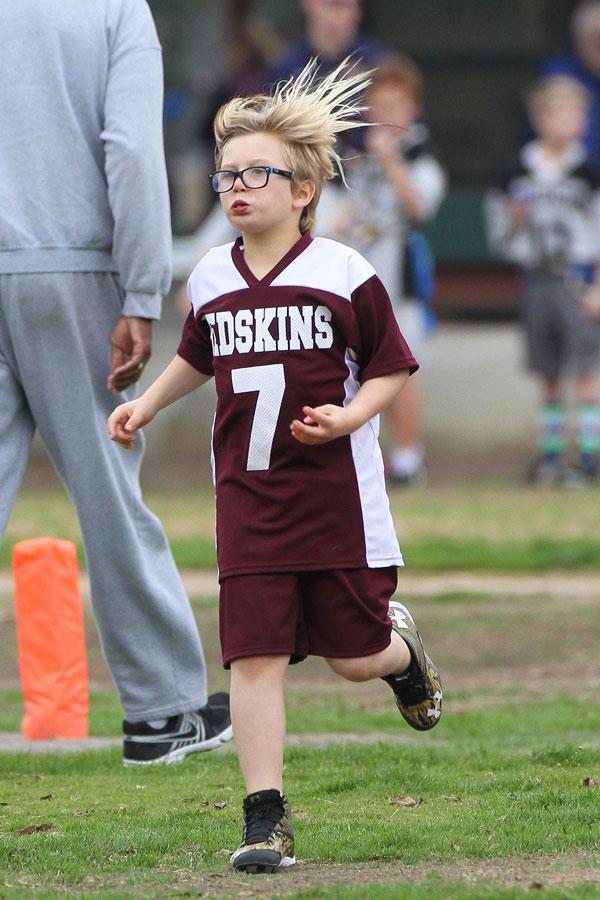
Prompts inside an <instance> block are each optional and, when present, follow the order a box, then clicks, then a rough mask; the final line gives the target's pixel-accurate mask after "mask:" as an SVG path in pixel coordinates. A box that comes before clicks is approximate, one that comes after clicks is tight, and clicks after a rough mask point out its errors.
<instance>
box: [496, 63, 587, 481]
mask: <svg viewBox="0 0 600 900" xmlns="http://www.w3.org/2000/svg"><path fill="white" fill-rule="evenodd" d="M526 102H527V111H528V114H529V117H530V119H531V124H532V127H533V130H534V133H535V135H536V138H535V140H533V141H532V142H531V143H529V144H527V145H526V146H525V147H523V149H522V150H521V153H520V155H519V158H518V160H517V161H516V162H515V164H514V166H513V167H512V169H511V170H510V171H509V172H508V173H507V174H506V175H505V176H504V177H503V178H502V179H501V181H500V183H499V184H498V186H497V187H496V188H495V189H494V190H493V191H491V192H490V194H489V196H488V198H487V201H486V212H487V221H488V229H489V235H490V242H491V243H492V245H493V246H494V248H495V249H497V250H499V251H500V253H502V254H503V255H504V256H505V258H506V259H508V260H510V261H511V262H514V263H516V264H517V265H518V266H520V267H521V269H522V276H523V277H522V290H521V320H522V324H523V328H524V331H525V339H526V347H527V363H528V366H529V368H530V370H531V371H532V372H534V373H535V374H536V375H537V376H538V377H539V378H540V381H541V387H542V409H541V416H540V429H539V457H538V458H537V459H536V461H535V463H534V464H533V466H532V467H531V469H530V471H529V473H528V479H529V480H530V481H531V482H532V483H536V484H565V485H577V484H583V483H585V482H588V481H590V480H593V479H595V478H596V477H597V474H598V458H599V457H598V454H599V452H600V402H599V401H600V393H599V389H598V381H597V368H598V362H599V359H600V321H599V318H600V283H599V281H598V261H599V259H600V178H599V177H598V174H597V172H596V171H595V170H594V169H593V167H592V166H591V165H590V163H589V162H588V160H587V157H586V151H585V149H584V147H583V145H582V143H581V139H582V136H583V134H584V131H585V127H586V118H587V111H588V102H589V100H588V94H587V91H586V89H585V88H584V87H583V86H582V85H581V83H580V82H578V81H577V80H576V79H574V78H571V77H569V76H565V75H553V76H549V77H547V78H545V79H542V80H541V81H539V82H538V83H537V84H536V85H535V86H534V87H533V88H532V89H531V91H530V92H529V93H528V95H527V98H526ZM571 374H572V375H574V377H575V383H576V390H577V401H578V413H577V418H578V437H577V444H578V460H577V464H576V465H575V466H574V467H571V468H569V467H567V466H566V464H565V453H566V450H567V438H566V427H565V426H566V415H565V395H564V391H565V380H566V376H568V375H571Z"/></svg>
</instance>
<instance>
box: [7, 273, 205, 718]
mask: <svg viewBox="0 0 600 900" xmlns="http://www.w3.org/2000/svg"><path fill="white" fill-rule="evenodd" d="M121 305H122V297H121V293H120V290H119V287H118V285H117V282H116V280H115V277H114V276H113V275H112V274H110V273H104V272H101V273H87V272H85V273H84V272H73V273H71V272H68V273H50V274H18V275H0V540H1V539H2V535H3V534H4V530H5V528H6V523H7V520H8V517H9V515H10V511H11V509H12V506H13V503H14V500H15V497H16V494H17V491H18V489H19V485H20V483H21V479H22V477H23V472H24V470H25V466H26V463H27V459H28V456H29V452H30V448H31V441H32V438H33V433H34V430H35V429H36V428H37V429H38V430H39V432H40V435H41V437H42V439H43V441H44V444H45V445H46V447H47V449H48V451H49V453H50V456H51V457H52V461H53V462H54V465H55V466H56V469H57V470H58V473H59V475H60V477H61V478H62V480H63V482H64V484H65V486H66V488H67V490H68V492H69V494H70V496H71V498H72V500H73V502H74V504H75V507H76V509H77V515H78V517H79V523H80V526H81V532H82V535H83V541H84V544H85V551H86V557H87V564H88V570H89V575H90V580H91V588H92V605H93V610H94V615H95V618H96V623H97V625H98V630H99V633H100V640H101V643H102V649H103V653H104V656H105V659H106V662H107V664H108V667H109V669H110V671H111V674H112V677H113V679H114V681H115V684H116V686H117V690H118V692H119V696H120V699H121V703H122V705H123V709H124V713H125V716H126V718H128V719H130V720H133V721H136V720H137V721H142V720H145V719H157V718H163V717H165V716H168V715H172V714H174V713H178V712H184V711H187V710H191V709H197V708H198V707H200V706H203V705H204V703H205V702H206V669H205V663H204V656H203V652H202V645H201V642H200V637H199V635H198V630H197V628H196V624H195V621H194V618H193V615H192V611H191V608H190V604H189V601H188V599H187V596H186V594H185V591H184V588H183V585H182V582H181V579H180V577H179V574H178V572H177V569H176V567H175V563H174V561H173V558H172V556H171V552H170V549H169V546H168V543H167V540H166V537H165V534H164V532H163V529H162V526H161V524H160V522H159V520H158V519H157V518H156V516H154V515H153V514H152V513H151V512H150V511H149V510H148V509H147V508H146V507H145V506H144V504H143V502H142V497H141V491H140V487H139V470H140V465H141V461H142V456H143V439H138V441H136V449H135V450H133V451H124V450H123V449H122V448H121V447H119V446H117V445H116V444H114V443H112V442H111V441H110V439H109V437H108V434H107V428H106V419H107V416H108V415H109V413H110V412H111V411H112V409H114V407H115V406H116V405H117V403H121V402H123V400H124V399H126V398H127V397H131V396H133V393H134V390H135V389H131V391H128V392H126V394H123V395H121V396H119V397H114V396H113V395H112V394H111V393H110V391H109V390H108V389H107V387H106V378H107V375H108V371H109V364H110V349H109V335H110V333H111V331H112V329H113V326H114V324H115V321H116V319H117V317H118V316H119V315H120V312H121ZM40 602H43V598H40Z"/></svg>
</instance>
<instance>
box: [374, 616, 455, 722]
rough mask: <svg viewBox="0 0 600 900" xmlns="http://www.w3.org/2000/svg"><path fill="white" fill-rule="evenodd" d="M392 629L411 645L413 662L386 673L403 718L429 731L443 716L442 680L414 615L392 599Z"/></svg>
mask: <svg viewBox="0 0 600 900" xmlns="http://www.w3.org/2000/svg"><path fill="white" fill-rule="evenodd" d="M389 617H390V619H391V620H392V628H393V629H394V631H395V632H396V633H397V634H399V635H400V637H401V638H403V639H404V640H405V641H406V643H407V644H408V649H409V650H410V655H411V663H410V666H409V667H408V669H407V670H406V672H402V674H400V675H387V676H386V677H385V678H384V679H383V680H384V681H387V683H388V684H389V685H390V687H391V689H392V690H393V692H394V696H395V697H396V706H397V707H398V709H399V710H400V712H401V713H402V715H403V716H404V719H405V720H406V721H407V722H408V724H409V725H410V726H411V727H412V728H416V729H417V731H429V729H430V728H433V727H434V725H437V723H438V722H439V720H440V716H441V715H442V682H441V679H440V674H439V672H438V670H437V669H436V667H435V666H434V664H433V662H432V661H431V660H430V659H429V657H428V656H427V655H426V653H425V649H424V648H423V641H422V640H421V635H420V634H419V632H418V631H417V626H416V625H415V623H414V620H413V617H412V616H411V614H410V613H409V611H408V610H407V608H406V607H405V606H403V604H402V603H398V601H397V600H392V601H391V602H390V610H389Z"/></svg>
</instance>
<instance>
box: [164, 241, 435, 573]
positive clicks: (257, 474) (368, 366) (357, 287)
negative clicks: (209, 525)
mask: <svg viewBox="0 0 600 900" xmlns="http://www.w3.org/2000/svg"><path fill="white" fill-rule="evenodd" d="M188 291H189V296H190V300H191V303H192V310H191V312H190V315H189V317H188V319H187V321H186V323H185V325H184V329H183V335H182V339H181V343H180V345H179V349H178V353H179V355H180V356H181V357H182V358H183V359H185V360H187V362H189V363H190V364H191V365H192V366H194V367H195V368H196V369H198V370H199V371H200V372H203V373H205V374H214V376H215V382H216V391H217V408H216V413H215V421H214V426H213V467H214V478H215V485H216V496H217V555H218V562H219V576H220V578H226V577H227V576H229V575H241V574H249V573H252V572H268V571H270V572H290V571H300V570H303V571H306V570H319V569H343V568H358V567H363V566H369V567H373V568H376V567H383V566H391V565H402V556H401V553H400V548H399V547H398V541H397V538H396V533H395V530H394V525H393V522H392V517H391V514H390V509H389V502H388V499H387V495H386V492H385V482H384V474H383V460H382V456H381V450H380V448H379V443H378V433H379V417H375V418H374V419H371V420H370V421H369V422H367V423H366V424H365V425H363V426H362V428H359V429H358V430H357V431H356V432H354V434H352V435H348V436H344V437H340V438H337V439H335V440H333V441H330V442H328V443H326V444H320V445H318V446H307V445H305V444H301V443H300V442H299V441H297V440H296V439H295V438H294V437H292V435H291V432H290V430H289V426H290V422H291V421H292V419H300V420H301V419H302V418H303V412H302V407H303V406H305V405H307V404H308V405H309V406H321V405H323V404H325V403H334V404H337V405H339V406H343V405H346V404H347V403H349V402H350V400H351V399H352V398H353V397H354V395H355V394H356V392H357V391H358V389H359V388H360V385H361V384H362V382H363V381H365V380H367V379H369V378H375V377H377V376H379V375H388V374H390V373H392V372H397V371H399V370H401V369H409V370H410V371H411V372H414V371H416V369H417V368H418V366H417V363H416V362H415V360H414V358H413V356H412V354H411V352H410V350H409V348H408V346H407V344H406V342H405V341H404V338H403V337H402V335H401V334H400V331H399V330H398V325H397V323H396V319H395V317H394V314H393V312H392V308H391V304H390V300H389V297H388V295H387V293H386V291H385V288H384V287H383V285H382V284H381V282H380V281H379V279H378V278H377V276H376V274H375V271H374V270H373V268H372V267H371V266H370V264H369V263H367V262H366V260H365V259H364V258H363V257H362V256H360V254H358V253H357V252H356V251H354V250H352V249H350V248H349V247H346V246H344V245H342V244H339V243H337V242H336V241H331V240H327V239H325V238H315V239H312V238H311V236H310V235H308V234H305V235H303V236H302V237H301V238H300V239H299V241H298V242H297V243H296V244H295V245H294V246H293V247H292V248H291V250H290V251H289V252H288V253H287V254H286V255H285V256H284V257H283V259H281V260H280V262H279V263H278V264H277V265H276V266H275V268H274V269H272V270H271V272H269V273H268V274H267V275H265V277H264V278H261V279H258V278H256V277H255V276H254V275H253V274H252V272H251V271H250V269H249V268H248V266H247V265H246V263H245V260H244V252H243V247H242V244H241V239H240V238H238V240H237V241H236V242H235V243H234V244H227V245H225V246H222V247H216V248H214V249H213V250H211V251H210V252H209V253H207V254H206V256H205V257H204V258H203V259H202V260H201V261H200V262H199V263H198V265H197V266H196V268H195V269H194V271H193V273H192V275H191V277H190V280H189V284H188Z"/></svg>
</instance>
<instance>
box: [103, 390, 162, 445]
mask: <svg viewBox="0 0 600 900" xmlns="http://www.w3.org/2000/svg"><path fill="white" fill-rule="evenodd" d="M155 415H156V413H155V412H154V410H152V409H151V408H150V407H149V405H148V404H147V403H145V402H144V398H143V397H138V399H137V400H130V401H129V402H128V403H121V404H120V406H117V407H116V409H115V410H113V412H112V413H111V414H110V416H109V417H108V434H109V436H110V439H111V441H116V443H117V444H120V445H121V446H122V447H125V449H126V450H133V445H134V443H135V438H136V436H135V434H134V432H135V431H138V429H140V428H142V426H143V425H147V424H148V422H151V421H152V419H153V418H154V416H155Z"/></svg>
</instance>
